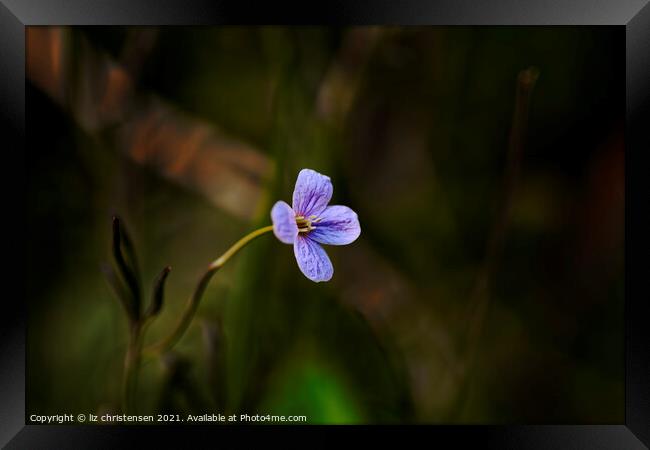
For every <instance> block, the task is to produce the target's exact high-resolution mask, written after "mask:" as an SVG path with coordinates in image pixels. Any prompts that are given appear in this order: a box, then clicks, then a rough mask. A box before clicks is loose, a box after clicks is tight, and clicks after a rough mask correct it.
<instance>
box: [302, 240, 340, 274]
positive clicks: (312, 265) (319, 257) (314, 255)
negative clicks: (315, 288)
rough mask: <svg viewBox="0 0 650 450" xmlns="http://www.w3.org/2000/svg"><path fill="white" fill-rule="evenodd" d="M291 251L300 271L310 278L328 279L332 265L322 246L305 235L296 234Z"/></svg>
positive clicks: (332, 268)
mask: <svg viewBox="0 0 650 450" xmlns="http://www.w3.org/2000/svg"><path fill="white" fill-rule="evenodd" d="M293 252H294V254H295V255H296V261H297V262H298V267H300V271H301V272H302V273H303V274H304V275H305V276H306V277H307V278H309V279H310V280H312V281H315V282H316V283H318V282H319V281H329V280H330V279H331V278H332V275H333V274H334V267H333V266H332V261H330V258H329V256H327V253H325V250H324V249H323V247H321V246H320V245H319V244H318V243H317V242H315V241H312V240H311V239H309V237H307V236H298V237H297V238H296V240H295V242H294V243H293Z"/></svg>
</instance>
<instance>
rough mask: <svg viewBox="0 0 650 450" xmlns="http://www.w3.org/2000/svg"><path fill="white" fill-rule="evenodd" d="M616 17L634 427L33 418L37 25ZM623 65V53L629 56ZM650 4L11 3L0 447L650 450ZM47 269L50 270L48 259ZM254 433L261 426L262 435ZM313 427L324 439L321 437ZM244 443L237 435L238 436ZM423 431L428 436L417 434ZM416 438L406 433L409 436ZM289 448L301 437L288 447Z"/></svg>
mask: <svg viewBox="0 0 650 450" xmlns="http://www.w3.org/2000/svg"><path fill="white" fill-rule="evenodd" d="M99 24H103V25H181V24H182V25H194V24H196V25H207V24H211V25H219V24H251V25H252V24H284V25H293V24H310V25H320V24H323V25H349V24H389V25H613V26H620V27H624V28H625V34H626V53H625V65H626V66H625V67H626V108H627V110H626V128H625V134H626V150H625V166H626V183H625V192H626V195H625V199H626V213H625V214H626V217H625V233H626V242H625V265H626V269H625V270H626V282H625V290H626V309H625V321H626V348H625V364H626V366H625V369H626V370H625V373H626V375H625V377H626V379H625V387H626V389H625V423H623V424H602V425H511V426H417V427H367V426H364V427H340V426H333V427H312V426H298V427H279V426H257V427H254V428H253V427H251V426H240V425H238V426H228V427H219V426H212V427H209V426H208V427H191V428H190V427H161V426H149V427H140V426H89V425H85V426H60V425H55V426H47V425H25V361H26V358H25V350H26V344H25V327H26V309H25V305H24V295H21V292H23V291H24V289H23V286H24V285H23V284H21V283H20V282H19V281H18V280H22V278H23V276H24V271H25V270H34V268H29V267H27V266H26V265H25V264H24V261H25V260H24V256H23V255H22V254H21V249H22V246H21V242H22V241H21V239H19V238H18V236H20V234H21V230H22V229H23V221H24V220H25V219H24V217H25V216H24V214H22V212H23V209H24V204H23V203H22V202H23V200H22V198H20V196H19V195H15V194H16V189H20V186H24V183H25V181H24V178H23V177H21V173H20V170H15V169H14V168H15V167H22V165H23V163H24V158H23V156H24V149H25V132H26V129H25V124H26V120H25V27H26V26H29V25H99ZM621 64H623V61H621ZM649 112H650V5H649V4H648V0H628V1H623V0H611V1H608V2H605V1H602V0H600V1H596V0H571V1H564V2H557V1H555V0H518V1H512V0H491V1H489V2H487V1H486V2H478V1H472V0H444V1H428V2H424V1H422V0H381V1H372V2H351V1H346V0H334V1H328V2H317V3H313V2H303V3H301V4H293V3H289V2H259V4H257V3H253V2H250V1H248V0H239V1H217V0H139V1H136V0H112V1H107V0H0V116H1V120H0V123H2V129H3V135H2V136H3V138H2V140H1V141H0V142H2V143H3V144H6V145H7V146H6V147H5V148H4V149H3V150H4V152H3V163H4V164H3V166H4V169H5V170H4V172H5V176H3V177H2V178H3V181H2V183H3V188H4V192H5V195H4V196H3V203H4V208H3V224H4V225H5V226H6V231H4V232H3V235H4V238H5V239H4V242H3V247H4V249H5V251H4V252H3V253H4V258H3V259H4V260H5V262H10V264H8V267H7V268H6V269H5V270H3V274H4V277H3V278H4V282H5V283H7V284H8V285H9V284H10V285H12V287H13V291H14V292H15V293H14V294H12V295H11V296H8V297H5V298H3V299H2V300H1V303H2V309H1V310H0V320H1V321H2V327H1V328H0V445H3V446H5V445H6V448H12V449H14V448H15V449H39V448H75V449H76V448H122V447H125V446H131V445H133V446H136V445H148V446H154V444H153V442H159V444H158V445H155V446H165V445H163V444H167V445H170V446H174V447H178V446H181V445H183V446H188V445H190V442H192V441H195V442H196V443H197V446H199V447H202V446H210V447H215V446H219V445H221V443H224V442H226V440H227V441H228V442H241V443H243V442H245V441H246V440H247V439H249V438H250V437H251V436H252V435H253V434H254V435H255V437H256V438H258V439H262V440H263V441H266V442H268V441H270V440H274V439H277V438H279V439H282V442H285V443H286V444H287V445H288V446H289V447H298V446H299V447H304V446H306V445H310V444H312V443H318V444H321V445H322V444H326V443H328V442H329V443H331V444H336V443H339V442H341V441H344V440H347V439H349V436H350V434H351V433H353V432H355V433H356V432H357V431H361V432H364V434H367V435H368V436H369V437H371V438H372V440H381V441H383V442H384V443H386V442H390V441H391V440H395V441H396V443H397V442H402V443H403V442H409V441H410V442H413V443H415V442H429V443H430V445H432V446H433V445H437V446H439V445H441V444H442V445H443V447H446V446H450V445H454V447H456V446H461V447H463V446H465V445H472V446H474V445H480V446H481V447H494V448H530V449H532V448H608V449H636V448H648V447H647V446H650V382H649V378H650V377H649V375H650V338H649V336H648V332H647V324H648V321H650V296H649V295H648V288H647V286H648V279H649V278H650V270H648V269H649V267H650V266H649V265H648V262H647V258H648V256H649V255H650V246H649V245H648V239H647V237H646V236H647V234H648V233H649V230H650V220H649V219H648V216H649V215H648V209H649V206H650V202H649V201H648V200H649V199H650V190H649V189H648V181H647V180H648V176H647V174H646V173H647V170H648V169H647V167H648V166H647V165H644V164H642V161H643V156H644V154H647V153H648V152H649V151H650V126H648V125H650V114H649ZM43 270H47V267H46V262H44V266H43ZM251 430H254V431H255V433H251ZM314 432H316V433H317V434H318V435H319V436H318V439H317V440H315V438H314ZM233 439H236V440H233ZM415 439H417V441H416V440H415ZM405 440H406V441H405ZM289 444H290V445H289Z"/></svg>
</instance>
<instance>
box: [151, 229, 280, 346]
mask: <svg viewBox="0 0 650 450" xmlns="http://www.w3.org/2000/svg"><path fill="white" fill-rule="evenodd" d="M269 231H273V225H269V226H266V227H263V228H260V229H258V230H255V231H253V232H251V233H249V234H247V235H246V236H244V237H243V238H241V239H240V240H238V241H237V242H235V244H234V245H233V246H232V247H230V248H229V249H228V250H226V252H225V253H224V254H223V255H221V256H220V257H219V258H217V259H215V260H214V261H212V262H211V263H210V265H209V266H208V270H207V271H206V272H205V273H204V274H203V276H202V277H201V279H200V280H199V283H198V284H197V286H196V289H195V290H194V293H193V294H192V296H191V297H190V298H189V300H188V302H187V306H186V307H185V311H184V312H183V315H182V316H181V318H180V320H179V321H178V324H177V325H176V328H174V331H172V332H171V333H170V334H169V335H168V336H167V337H166V338H164V339H163V340H162V341H160V342H158V343H156V344H153V345H151V346H149V347H147V348H145V350H144V353H145V354H146V355H156V354H161V353H163V352H165V351H167V350H169V349H171V348H172V347H173V346H174V345H176V343H177V342H178V341H179V340H180V338H181V337H182V336H183V334H184V333H185V331H186V330H187V328H188V327H189V325H190V323H191V322H192V319H193V318H194V314H195V313H196V310H197V308H198V306H199V303H200V301H201V297H202V296H203V292H204V291H205V288H206V287H207V285H208V283H209V282H210V279H212V276H213V275H214V274H215V272H216V271H217V270H219V269H220V268H221V267H223V265H224V264H226V263H227V262H228V260H229V259H230V258H231V257H232V256H233V255H235V253H237V252H238V251H239V250H241V249H242V248H244V247H245V246H246V245H247V244H248V243H249V242H251V241H252V240H253V239H255V238H256V237H258V236H261V235H263V234H266V233H268V232H269Z"/></svg>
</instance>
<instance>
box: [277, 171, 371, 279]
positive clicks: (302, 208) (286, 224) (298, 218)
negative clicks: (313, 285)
mask: <svg viewBox="0 0 650 450" xmlns="http://www.w3.org/2000/svg"><path fill="white" fill-rule="evenodd" d="M332 191H333V188H332V182H331V180H330V178H329V177H328V176H325V175H322V174H320V173H318V172H316V171H314V170H311V169H302V170H301V171H300V173H299V174H298V179H297V180H296V186H295V188H294V190H293V206H289V205H288V204H287V203H286V202H283V201H279V202H277V203H276V204H275V205H273V208H272V209H271V220H272V221H273V233H274V234H275V236H276V237H277V238H278V239H279V240H280V241H281V242H284V243H285V244H293V252H294V254H295V255H296V261H298V267H300V270H301V271H302V273H303V274H305V276H306V277H307V278H309V279H310V280H312V281H315V282H319V281H329V280H330V279H331V278H332V275H333V274H334V267H332V262H331V261H330V259H329V257H328V256H327V253H325V250H324V249H323V247H321V246H320V244H327V245H346V244H350V243H352V242H354V241H355V240H356V239H357V238H358V237H359V234H361V226H360V225H359V219H358V217H357V213H355V212H354V211H352V210H351V209H350V208H348V207H347V206H339V205H334V206H327V204H328V203H329V201H330V199H331V198H332Z"/></svg>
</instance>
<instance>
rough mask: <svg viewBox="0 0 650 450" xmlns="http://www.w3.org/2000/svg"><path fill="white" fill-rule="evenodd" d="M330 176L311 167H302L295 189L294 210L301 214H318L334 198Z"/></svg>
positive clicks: (307, 215)
mask: <svg viewBox="0 0 650 450" xmlns="http://www.w3.org/2000/svg"><path fill="white" fill-rule="evenodd" d="M333 190H334V188H333V187H332V181H331V180H330V177H328V176H326V175H322V174H320V173H318V172H316V171H314V170H311V169H302V170H301V171H300V173H299V174H298V179H297V180H296V187H295V188H294V190H293V210H294V211H295V212H296V214H297V215H299V216H305V217H309V216H311V215H312V214H313V215H318V214H320V213H321V212H323V210H324V209H325V207H326V206H327V204H328V203H329V202H330V199H331V198H332V191H333Z"/></svg>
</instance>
